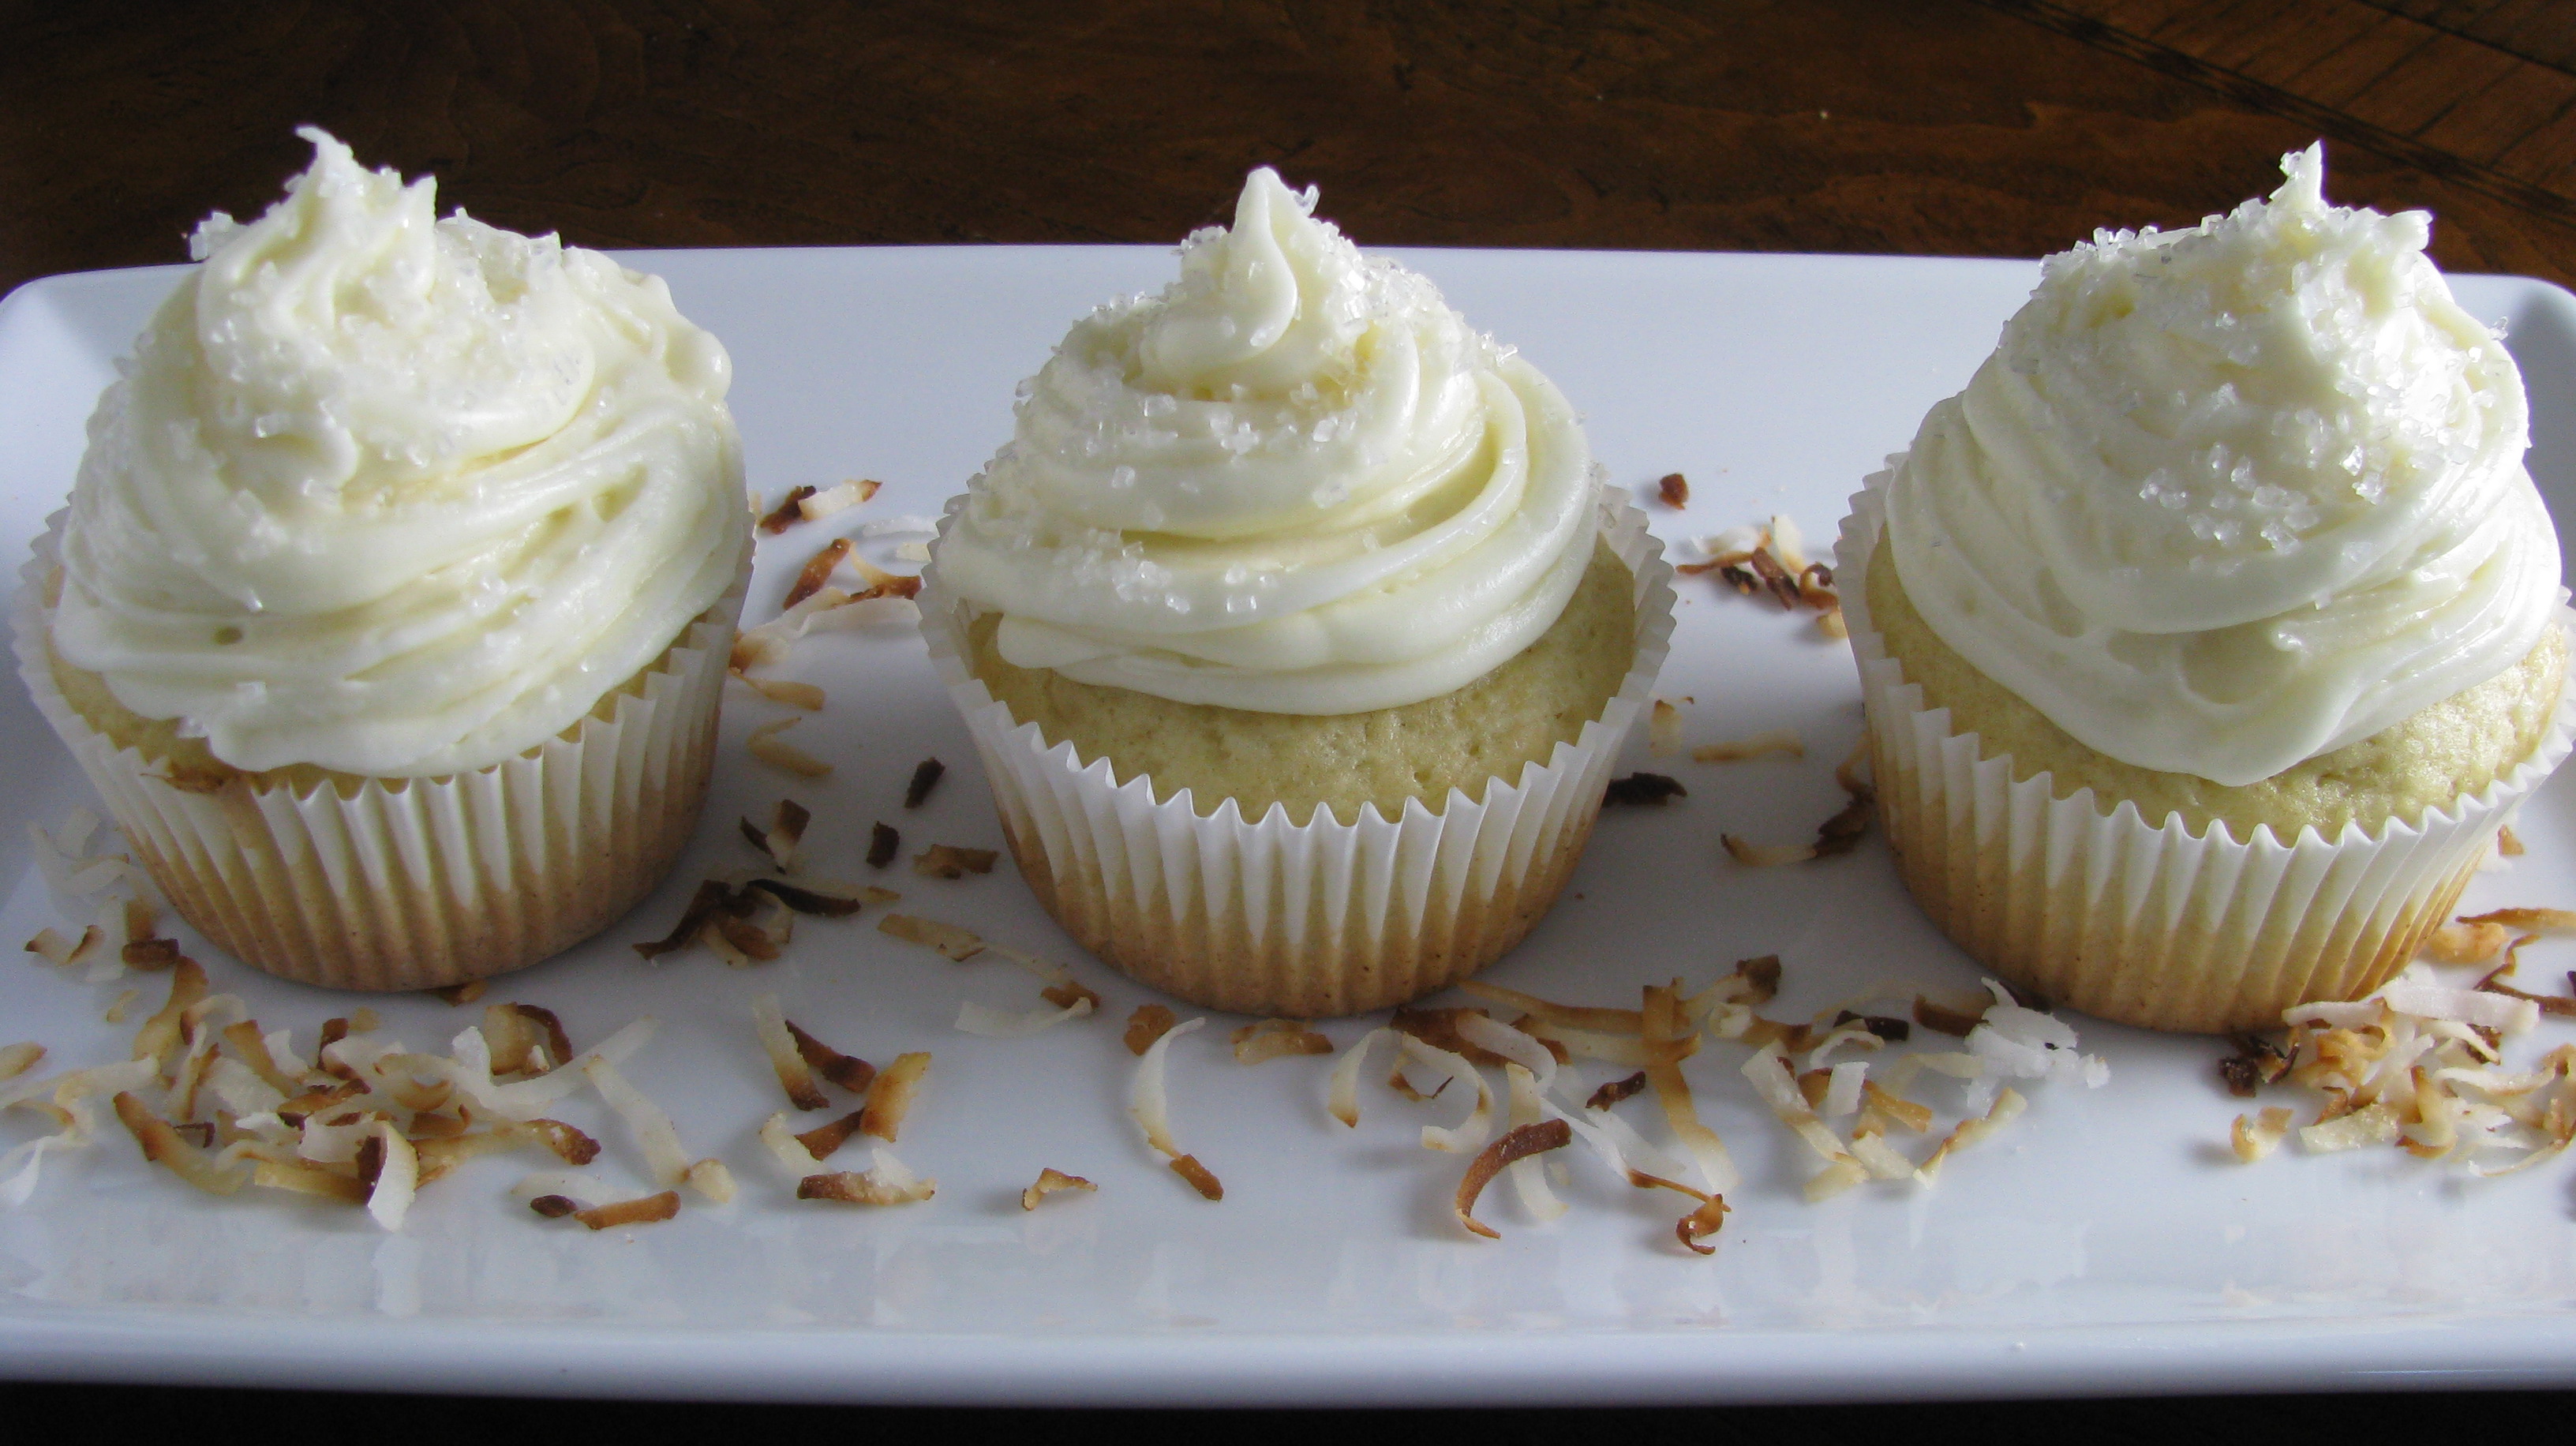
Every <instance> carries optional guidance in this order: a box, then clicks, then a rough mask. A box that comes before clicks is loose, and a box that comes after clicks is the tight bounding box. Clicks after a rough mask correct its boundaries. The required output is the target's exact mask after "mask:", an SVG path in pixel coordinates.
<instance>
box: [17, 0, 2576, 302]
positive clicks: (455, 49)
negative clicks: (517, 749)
mask: <svg viewBox="0 0 2576 1446" xmlns="http://www.w3.org/2000/svg"><path fill="white" fill-rule="evenodd" d="M2169 8H2170V7H2169ZM2220 8H2222V9H2223V8H2225V7H2220ZM2365 8H2366V7H2365ZM2373 13H2375V14H2379V15H2381V16H2382V18H2384V19H2389V20H2404V23H2406V24H2410V25H2418V27H2419V28H2422V27H2421V25H2420V22H2417V21H2414V20H2411V19H2406V18H2405V17H2397V16H2393V15H2390V14H2388V13H2387V12H2378V11H2375V12H2373ZM2426 33H2428V34H2432V33H2435V32H2433V31H2430V30H2427V32H2426ZM2463 43H2467V42H2463ZM0 95H5V96H7V97H9V101H8V103H7V104H6V105H0V284H15V283H16V282H18V281H21V280H24V279H26V278H27V277H30V276H35V275H41V274H45V273H48V272H53V271H61V270H70V269H78V268H85V267H96V266H116V265H132V264H137V263H142V262H153V261H171V260H177V259H180V257H181V237H182V236H183V235H184V233H185V231H186V230H187V228H188V227H189V225H190V224H192V223H193V222H194V221H195V219H196V218H197V217H199V216H201V215H203V214H204V213H205V212H207V211H209V210H212V209H215V208H218V207H221V208H224V209H228V210H231V211H233V212H235V213H237V214H239V213H252V212H256V211H257V210H258V209H259V208H260V207H262V206H263V205H265V204H266V202H267V201H268V200H270V199H271V198H273V197H274V196H275V195H276V193H277V188H278V185H279V183H280V181H281V180H282V179H283V178H284V177H285V176H287V175H288V174H290V173H292V172H293V171H294V170H295V169H296V168H297V167H298V166H299V165H300V164H301V163H302V160H303V156H304V147H303V146H302V144H301V143H300V142H298V141H296V140H295V139H294V138H293V136H292V135H291V129H292V127H293V126H294V125H296V124H297V123H299V122H304V121H313V122H318V123H321V124H323V125H326V126H329V127H331V128H332V129H334V130H335V131H337V132H338V133H339V134H340V135H341V136H342V137H343V138H344V139H347V140H348V141H350V142H351V143H352V144H354V145H355V146H356V147H357V148H358V151H359V153H360V155H361V156H362V157H365V158H367V159H369V160H371V161H374V162H377V163H383V164H392V165H396V166H399V167H401V168H402V169H403V170H404V171H405V172H406V173H418V172H422V171H430V172H434V173H436V174H437V175H438V177H439V178H440V184H441V195H442V199H443V201H444V202H445V203H446V204H451V205H462V206H464V207H466V208H467V209H469V210H471V211H472V212H474V213H475V214H477V215H479V216H482V217H484V218H485V219H487V220H490V221H493V222H495V223H496V224H500V225H504V226H509V227H512V228H515V229H521V230H531V231H542V230H560V231H561V232H562V233H563V234H564V235H565V236H566V237H567V238H569V239H571V240H574V241H577V242H581V243H585V244H591V245H618V246H670V245H683V246H697V245H793V244H815V245H841V244H856V243H879V242H925V241H1169V240H1172V239H1175V238H1177V237H1178V236H1180V235H1181V234H1182V233H1184V232H1185V231H1187V230H1189V229H1190V228H1191V227H1193V226H1196V225H1199V224H1202V223H1204V222H1207V221H1209V220H1212V219H1216V218H1217V217H1218V216H1219V214H1220V212H1221V209H1222V207H1223V205H1224V204H1225V202H1226V201H1227V200H1228V199H1229V198H1230V197H1231V196H1232V194H1233V191H1234V189H1235V186H1236V184H1237V182H1238V181H1239V179H1240V177H1241V174H1242V172H1243V171H1244V169H1245V168H1247V167H1249V166H1251V165H1254V164H1259V163H1270V164H1275V165H1278V166H1280V167H1281V168H1282V169H1283V171H1285V172H1286V173H1287V174H1289V175H1290V177H1291V178H1292V179H1294V180H1297V181H1299V182H1306V181H1313V182H1318V183H1320V184H1321V185H1322V186H1323V188H1324V194H1325V204H1326V210H1327V212H1328V213H1329V214H1331V215H1333V216H1335V217H1337V218H1339V219H1340V220H1342V221H1343V222H1344V223H1345V224H1346V225H1347V226H1348V227H1349V229H1350V230H1351V232H1352V233H1353V234H1354V235H1356V236H1359V237H1360V238H1362V239H1363V240H1365V241H1367V242H1370V243H1373V244H1390V245H1391V244H1466V245H1514V246H1593V247H1651V248H1701V249H1740V250H1791V251H1859V252H1914V253H1935V254H1966V255H2020V256H2031V255H2038V254H2042V253H2044V252H2047V251H2052V250H2057V249H2060V248H2062V247H2064V246H2065V245H2067V244H2068V243H2070V242H2072V241H2073V240H2075V239H2077V238H2079V237H2082V236H2084V235H2086V234H2088V233H2089V232H2090V231H2091V230H2092V229H2093V228H2095V227H2097V226H2105V225H2138V224H2142V223H2146V222H2154V223H2157V224H2162V225H2173V224H2178V223H2187V222H2190V221H2193V220H2196V219H2198V218H2199V217H2200V216H2202V215H2204V214H2207V213H2209V212H2211V211H2215V210H2220V209H2224V208H2225V207H2227V206H2230V205H2232V204H2234V203H2235V202H2236V201H2238V200H2241V199H2243V198H2244V197H2246V196H2248V195H2251V194H2254V193H2256V192H2258V191H2260V190H2264V189H2267V188H2268V187H2269V186H2270V184H2271V183H2272V181H2273V179H2274V176H2275V174H2276V173H2275V171H2274V169H2273V167H2274V162H2275V160H2276V159H2277V158H2278V156H2279V155H2280V153H2281V152H2282V151H2284V150H2287V149H2290V148H2292V147H2294V146H2298V145H2303V144H2305V143H2306V142H2307V141H2309V140H2311V139H2313V138H2314V137H2315V136H2316V135H2317V134H2318V133H2319V131H2320V130H2321V129H2324V127H2322V126H2320V125H2319V124H2316V123H2315V118H2314V117H2307V118H2300V117H2283V116H2279V115H2274V114H2270V113H2267V112H2266V111H2264V110H2262V109H2261V108H2259V107H2258V106H2257V105H2254V104H2251V103H2249V102H2248V101H2246V100H2245V99H2244V98H2243V97H2238V96H2231V95H2228V94H2225V93H2222V92H2221V91H2219V90H2214V89H2212V88H2211V87H2209V86H2208V85H2205V84H2202V83H2198V82H2197V81H2195V79H2193V78H2192V77H2189V76H2177V75H2174V74H2168V73H2166V72H2164V71H2161V70H2159V69H2157V68H2156V67H2154V66H2153V65H2149V64H2142V63H2140V62H2139V61H2138V60H2137V59H2136V58H2134V57H2130V56H2126V55H2121V54H2116V53H2112V52H2109V51H2106V50H2104V49H2102V48H2100V47H2099V46H2097V45H2093V44H2088V43H2086V42H2085V41H2084V40H2083V39H2080V38H2077V37H2074V36H2070V35H2067V34H2063V33H2059V32H2058V31H2056V30H2052V29H2049V28H2047V27H2045V26H2041V25H2035V24H2033V23H2031V22H2030V20H2029V19H2027V18H2023V17H2020V16H2016V15H2013V14H2007V13H2001V12H2000V11H1998V10H1996V9H1992V8H1987V7H1984V6H1980V5H1976V4H1970V3H1962V0H1927V3H1894V0H1877V3H1872V0H1815V3H1783V4H1760V3H1740V4H1726V5H1689V4H1670V3H1650V0H1602V3H1589V4H1576V3H1555V4H1546V3H1515V4H1477V5H1467V4H1459V5H1439V4H1416V5H1403V6H1370V5H1362V4H1356V3H1276V4H1268V5H1223V4H1211V3H1181V0H1172V3H1161V4H1140V5H1109V4H1083V3H1065V4H1059V5H1056V6H1052V7H1046V8H1043V9H1041V8H1035V7H1023V6H1018V5H1004V4H993V3H977V0H960V3H954V4H948V5H941V6H913V7H874V8H867V9H864V10H859V9H853V8H850V7H844V6H839V5H822V4H810V3H796V0H782V3H777V4H770V5H751V4H737V3H731V0H665V3H652V0H613V3H612V0H593V3H581V4H570V5H559V6H548V5H515V4H499V3H453V4H443V5H390V4H386V5H356V4H351V5H335V4H319V3H314V4H300V5H299V4H276V5H267V6H249V7H241V8H238V9H234V8H231V7H223V6H208V5H179V4H158V5H156V4H124V5H91V6H59V5H52V4H34V3H25V0H15V3H10V4H7V5H5V6H0ZM2364 139H2367V137H2366V136H2365V137H2364ZM2421 159H2422V157H2420V156H2419V157H2417V160H2418V161H2420V160H2421ZM2335 165H2336V176H2335V180H2334V188H2335V192H2336V194H2337V195H2338V196H2340V197H2343V198H2346V199H2349V200H2353V201H2359V202H2366V203H2369V204H2372V205H2377V206H2381V207H2383V208H2390V207H2402V206H2428V207H2430V208H2432V209H2433V210H2435V211H2436V212H2437V213H2439V215H2440V216H2441V218H2442V225H2441V227H2440V229H2439V232H2438V235H2437V242H2436V254H2437V256H2438V258H2439V259H2440V260H2441V261H2442V262H2443V263H2444V264H2445V265H2448V266H2451V267H2454V268H2460V269H2476V270H2507V271H2521V272H2528V273H2533V274H2538V275H2543V276H2548V277H2552V278H2554V279H2561V280H2576V223H2571V222H2570V221H2569V220H2568V219H2566V218H2563V217H2560V216H2557V215H2551V214H2543V213H2541V212H2540V211H2538V210H2536V209H2534V208H2533V207H2532V206H2530V205H2525V204H2517V202H2516V201H2515V199H2514V198H2513V197H2511V196H2507V195H2500V194H2497V193H2496V192H2495V191H2494V190H2493V189H2492V188H2488V189H2481V188H2479V187H2478V186H2476V185H2473V184H2469V183H2468V182H2467V181H2464V180H2463V179H2462V178H2461V177H2460V176H2458V175H2456V174H2455V175H2445V174H2442V173H2440V171H2439V169H2438V168H2437V167H2435V166H2431V165H2426V164H2417V163H2410V161H2409V160H2408V159H2407V158H2406V157H2405V156H2401V155H2391V154H2388V153H2386V149H2385V148H2382V149H2380V150H2374V149H2372V148H2371V147H2370V146H2368V145H2365V144H2359V143H2355V144H2343V145H2338V146H2337V147H2336V148H2335Z"/></svg>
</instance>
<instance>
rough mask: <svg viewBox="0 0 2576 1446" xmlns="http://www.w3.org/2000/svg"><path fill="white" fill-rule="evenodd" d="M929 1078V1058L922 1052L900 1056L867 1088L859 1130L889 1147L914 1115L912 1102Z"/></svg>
mask: <svg viewBox="0 0 2576 1446" xmlns="http://www.w3.org/2000/svg"><path fill="white" fill-rule="evenodd" d="M929 1076H930V1056H929V1055H928V1054H927V1053H923V1052H919V1051H916V1052H912V1053H908V1054H899V1055H896V1056H895V1057H894V1063H892V1064H890V1065H887V1066H886V1067H885V1070H884V1072H883V1073H881V1074H879V1075H878V1076H877V1077H876V1078H875V1079H874V1080H873V1081H871V1082H870V1083H869V1085H868V1098H867V1103H866V1104H865V1105H864V1106H862V1107H861V1109H860V1111H859V1114H860V1119H859V1128H860V1129H862V1130H864V1131H866V1132H867V1133H869V1134H871V1135H874V1136H876V1137H877V1138H878V1139H880V1140H883V1141H885V1142H886V1143H887V1144H893V1143H894V1141H895V1136H896V1135H897V1133H898V1132H900V1131H901V1130H902V1128H903V1120H904V1116H905V1115H907V1114H909V1113H911V1110H912V1105H913V1101H914V1100H915V1099H917V1098H918V1097H919V1096H920V1094H921V1091H922V1088H923V1085H924V1084H925V1082H926V1081H927V1080H928V1079H929Z"/></svg>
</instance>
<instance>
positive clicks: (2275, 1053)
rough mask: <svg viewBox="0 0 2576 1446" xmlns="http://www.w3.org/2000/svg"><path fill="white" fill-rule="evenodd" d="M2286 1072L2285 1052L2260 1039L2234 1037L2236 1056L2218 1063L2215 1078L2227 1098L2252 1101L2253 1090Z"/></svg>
mask: <svg viewBox="0 0 2576 1446" xmlns="http://www.w3.org/2000/svg"><path fill="white" fill-rule="evenodd" d="M2289 1068H2290V1054H2289V1052H2288V1051H2287V1050H2284V1049H2283V1048H2282V1047H2281V1046H2280V1045H2279V1044H2276V1043H2274V1042H2273V1041H2271V1040H2269V1039H2266V1038H2264V1037H2263V1036H2261V1035H2257V1034H2245V1035H2238V1036H2237V1037H2236V1053H2234V1054H2232V1055H2230V1056H2228V1057H2227V1058H2225V1059H2222V1060H2220V1061H2219V1062H2218V1077H2219V1079H2220V1080H2222V1081H2224V1082H2225V1083H2226V1085H2227V1092H2228V1093H2229V1094H2231V1095H2234V1096H2236V1097H2237V1098H2239V1099H2252V1098H2253V1097H2254V1092H2255V1091H2256V1090H2257V1089H2259V1088H2261V1087H2262V1086H2264V1085H2267V1084H2271V1083H2273V1082H2274V1081H2276V1080H2278V1079H2280V1078H2281V1076H2282V1075H2284V1074H2286V1073H2288V1072H2289Z"/></svg>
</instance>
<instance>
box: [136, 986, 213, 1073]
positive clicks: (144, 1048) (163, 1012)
mask: <svg viewBox="0 0 2576 1446" xmlns="http://www.w3.org/2000/svg"><path fill="white" fill-rule="evenodd" d="M206 992H207V991H206V971H205V969H204V967H203V966H201V965H199V964H198V963H197V961H196V960H194V959H182V960H180V961H179V962H178V964H177V965H175V966H173V967H172V968H171V970H170V998H169V1000H168V1001H167V1002H166V1003H164V1004H163V1005H162V1006H161V1009H160V1011H159V1012H158V1013H156V1014H154V1015H153V1016H152V1017H151V1018H150V1019H147V1020H145V1021H143V1027H142V1028H141V1029H140V1030H138V1031H136V1032H135V1035H134V1054H133V1057H134V1058H136V1059H149V1060H152V1061H154V1062H155V1063H157V1064H159V1065H160V1066H161V1067H162V1068H163V1069H165V1070H166V1069H167V1068H169V1066H170V1057H171V1055H172V1054H173V1053H174V1052H176V1051H177V1050H178V1049H179V1048H180V1046H181V1045H182V1044H183V1043H184V1040H183V1039H182V1037H181V1034H180V1023H181V1019H182V1017H183V1016H184V1015H186V1013H187V1012H188V1010H189V1009H190V1008H191V1007H193V1006H194V1005H196V1004H197V1003H199V1002H200V1001H202V1000H203V999H205V997H206Z"/></svg>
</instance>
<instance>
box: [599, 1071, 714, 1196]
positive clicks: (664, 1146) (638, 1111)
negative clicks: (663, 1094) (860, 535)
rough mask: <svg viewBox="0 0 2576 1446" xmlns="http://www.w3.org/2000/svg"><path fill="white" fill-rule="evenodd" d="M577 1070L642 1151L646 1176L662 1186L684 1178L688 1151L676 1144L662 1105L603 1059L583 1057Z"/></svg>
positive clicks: (678, 1139)
mask: <svg viewBox="0 0 2576 1446" xmlns="http://www.w3.org/2000/svg"><path fill="white" fill-rule="evenodd" d="M581 1069H582V1075H583V1077H584V1078H586V1079H588V1080H589V1081H590V1084H591V1088H593V1089H595V1090H598V1091H599V1097H600V1099H602V1100H604V1101H606V1102H607V1105H608V1107H609V1108H610V1109H612V1110H615V1111H616V1112H617V1117H618V1118H619V1119H620V1120H622V1121H624V1122H625V1125H626V1132H627V1134H628V1136H629V1137H630V1138H632V1139H633V1140H634V1142H635V1147H636V1148H637V1149H638V1150H640V1151H642V1152H643V1155H644V1162H645V1175H646V1178H648V1179H650V1180H652V1181H653V1183H655V1184H657V1185H663V1186H671V1185H677V1184H679V1183H680V1182H682V1181H683V1180H686V1179H687V1178H688V1176H689V1163H690V1162H689V1153H688V1151H686V1150H684V1149H682V1148H681V1147H680V1135H679V1132H678V1131H677V1130H675V1129H673V1128H672V1127H671V1117H670V1116H669V1115H667V1114H665V1113H663V1111H662V1107H661V1106H660V1105H657V1104H655V1103H653V1101H652V1100H651V1099H649V1098H647V1097H646V1095H645V1094H644V1092H643V1091H642V1090H639V1089H637V1088H635V1086H633V1085H631V1084H629V1083H627V1081H626V1076H624V1075H622V1074H620V1073H618V1072H617V1066H615V1065H613V1064H611V1063H609V1062H608V1061H607V1060H605V1059H599V1058H591V1059H588V1060H585V1061H584V1062H583V1064H582V1067H581Z"/></svg>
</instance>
